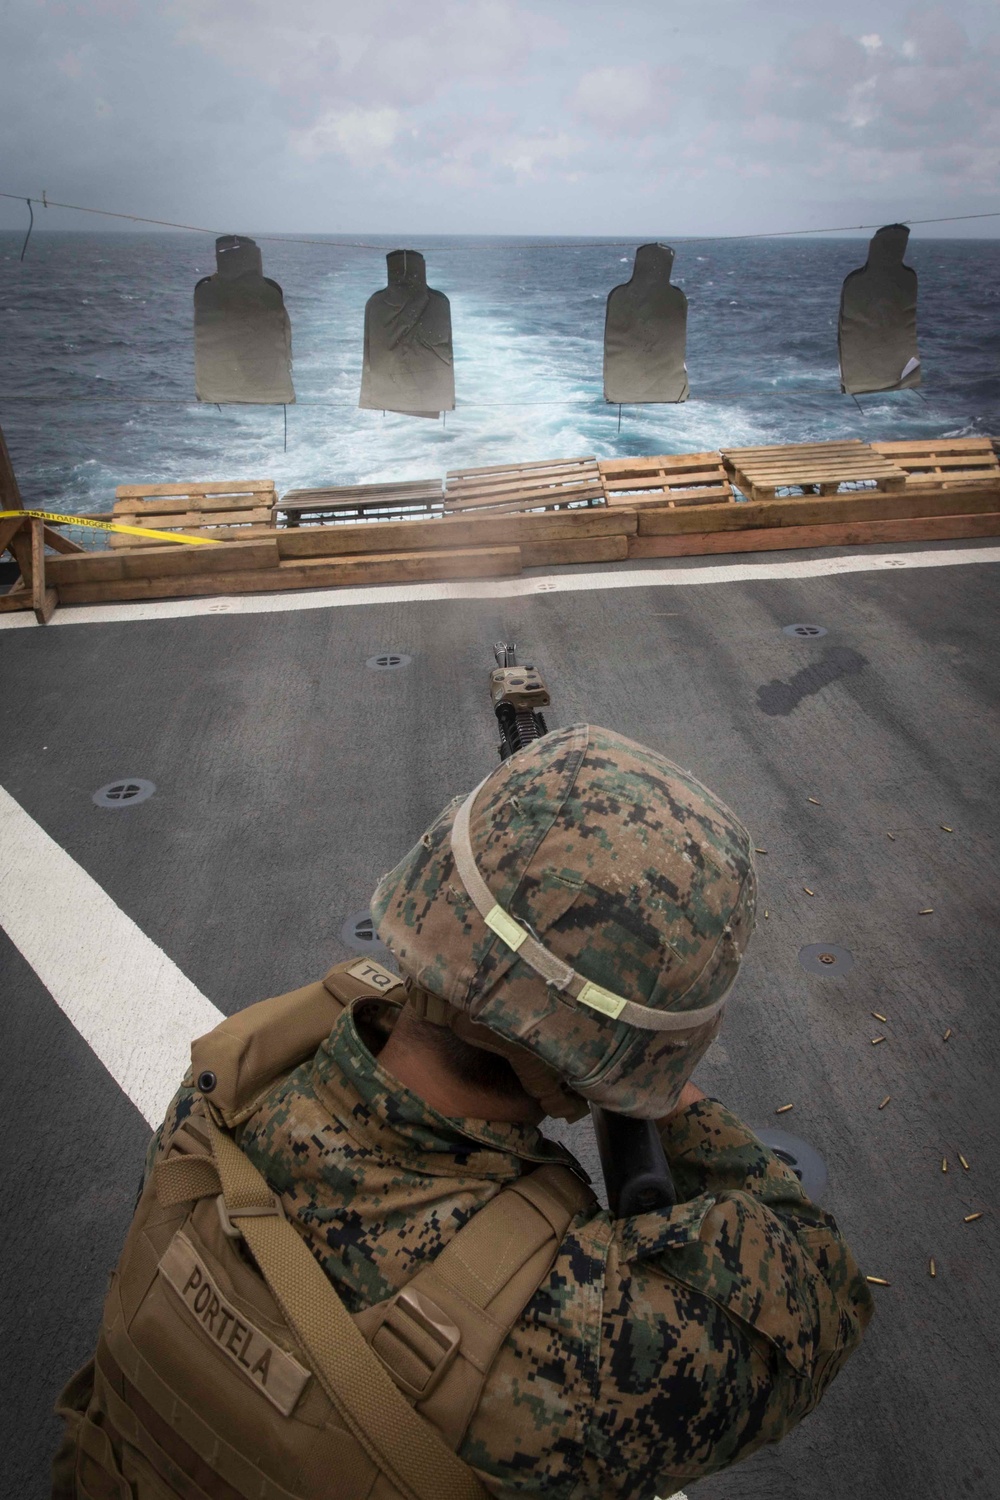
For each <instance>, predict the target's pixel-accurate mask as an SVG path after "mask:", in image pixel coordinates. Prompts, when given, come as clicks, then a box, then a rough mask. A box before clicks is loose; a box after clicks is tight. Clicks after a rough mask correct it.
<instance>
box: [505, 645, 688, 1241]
mask: <svg viewBox="0 0 1000 1500" xmlns="http://www.w3.org/2000/svg"><path fill="white" fill-rule="evenodd" d="M494 655H495V657H496V663H497V664H496V667H495V668H494V669H493V671H492V672H491V673H490V698H491V699H492V702H493V709H494V712H495V714H496V717H497V724H498V726H499V729H500V745H499V750H500V759H501V760H506V759H507V758H508V756H510V755H513V754H514V753H515V751H517V750H521V749H523V748H524V746H525V745H528V744H530V743H531V741H532V740H537V739H541V737H542V735H544V734H547V733H548V726H547V725H546V722H545V719H544V717H543V715H542V712H541V710H542V709H543V708H547V707H548V705H549V703H550V701H551V700H550V698H549V693H548V689H547V688H546V686H545V684H544V682H543V681H542V678H541V675H540V673H539V672H538V671H537V669H536V668H535V666H534V665H532V664H528V665H525V666H523V667H519V666H518V665H517V648H516V647H515V646H513V645H508V644H506V643H505V642H503V641H501V642H498V643H497V645H496V646H495V647H494ZM590 1113H591V1116H592V1118H593V1122H594V1134H595V1136H596V1137H597V1149H598V1151H599V1152H600V1156H601V1170H602V1172H603V1174H604V1185H605V1188H606V1189H607V1194H608V1206H609V1208H610V1210H611V1213H612V1215H613V1217H614V1218H616V1219H625V1218H628V1217H629V1216H630V1215H631V1214H639V1213H647V1212H649V1211H650V1210H651V1209H657V1208H670V1207H671V1206H672V1205H673V1204H675V1203H676V1202H677V1192H676V1189H675V1188H674V1182H673V1178H672V1177H671V1175H670V1166H669V1164H668V1162H667V1158H666V1155H665V1153H664V1150H663V1143H662V1141H661V1140H660V1133H659V1131H658V1130H657V1128H656V1124H655V1122H654V1121H653V1120H636V1119H632V1118H631V1117H630V1116H627V1115H619V1114H615V1113H613V1112H612V1111H611V1110H607V1109H600V1108H599V1107H598V1106H597V1105H596V1104H592V1105H591V1106H590Z"/></svg>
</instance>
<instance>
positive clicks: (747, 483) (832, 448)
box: [722, 438, 906, 500]
mask: <svg viewBox="0 0 1000 1500" xmlns="http://www.w3.org/2000/svg"><path fill="white" fill-rule="evenodd" d="M722 459H723V462H724V464H725V466H726V469H727V470H728V471H729V473H730V474H731V475H732V477H733V481H734V483H735V484H736V485H737V486H738V487H739V489H741V490H742V491H743V493H744V495H746V496H747V498H748V499H750V500H773V499H774V498H775V496H776V494H777V491H778V490H779V489H801V490H802V491H803V493H805V492H806V491H811V492H813V493H814V494H819V495H835V494H836V493H837V491H838V490H839V489H840V486H841V485H842V484H859V483H874V485H875V488H876V489H877V490H881V491H884V492H885V491H892V490H901V489H902V488H903V487H904V485H905V484H906V471H905V469H901V468H900V467H899V466H898V465H897V464H895V463H893V461H892V460H891V459H889V458H886V457H885V455H884V454H882V453H876V451H875V449H874V448H873V447H872V446H871V445H870V444H869V443H862V442H861V441H860V440H859V439H857V438H848V439H845V440H844V441H842V442H836V443H796V444H794V445H783V446H781V447H776V448H724V449H723V450H722Z"/></svg>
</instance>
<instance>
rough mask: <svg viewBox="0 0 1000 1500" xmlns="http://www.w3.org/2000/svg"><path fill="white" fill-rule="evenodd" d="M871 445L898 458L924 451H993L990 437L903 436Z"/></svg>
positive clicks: (877, 450) (955, 452)
mask: <svg viewBox="0 0 1000 1500" xmlns="http://www.w3.org/2000/svg"><path fill="white" fill-rule="evenodd" d="M869 446H870V447H872V448H874V449H875V452H876V453H886V454H888V455H889V456H890V457H893V458H897V459H898V458H899V457H900V456H901V455H903V454H913V455H915V456H919V455H921V454H924V453H954V454H963V453H966V454H967V453H991V452H992V449H993V440H992V438H988V437H967V438H932V439H929V440H928V439H926V438H921V439H919V440H918V441H911V440H910V439H909V438H903V439H900V440H898V441H893V442H890V443H871V444H869Z"/></svg>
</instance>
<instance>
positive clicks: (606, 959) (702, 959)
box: [372, 724, 756, 1119]
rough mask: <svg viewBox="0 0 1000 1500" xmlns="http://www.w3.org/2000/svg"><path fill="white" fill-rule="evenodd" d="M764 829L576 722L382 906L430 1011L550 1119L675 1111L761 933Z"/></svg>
mask: <svg viewBox="0 0 1000 1500" xmlns="http://www.w3.org/2000/svg"><path fill="white" fill-rule="evenodd" d="M755 903H756V879H755V874H754V867H753V859H752V846H751V842H750V837H749V834H748V833H747V831H746V829H745V828H744V827H743V825H742V824H741V823H740V821H739V820H738V819H737V818H736V816H735V815H734V814H733V813H732V812H731V811H730V810H729V808H727V807H726V806H725V804H724V803H722V802H721V801H720V800H719V799H718V798H717V797H715V796H714V795H713V794H712V793H711V792H710V791H708V790H707V789H706V788H705V787H703V786H702V785H701V784H700V783H699V782H697V781H696V780H695V779H694V778H693V777H692V776H690V775H689V774H688V772H686V771H683V770H681V769H680V768H679V767H678V766H676V765H674V764H673V763H672V762H671V761H668V760H667V759H665V757H664V756H662V755H659V754H657V752H656V751H654V750H648V749H646V748H645V747H644V746H642V745H637V744H635V743H634V742H633V741H631V740H627V739H624V738H623V737H622V736H621V735H618V734H615V733H613V732H612V731H611V730H608V729H599V728H597V727H596V726H594V725H588V724H575V725H571V726H570V727H569V728H566V729H558V730H554V731H552V732H551V733H550V734H547V735H545V736H544V737H543V738H542V739H540V740H537V741H535V742H534V743H532V744H531V745H528V746H527V747H526V748H525V749H524V750H521V751H519V752H518V753H517V754H516V755H513V756H511V757H510V759H509V760H507V761H505V762H503V764H502V765H501V766H500V767H498V769H496V770H495V771H494V772H493V773H492V774H491V775H490V776H488V777H487V778H486V780H485V781H483V782H482V783H480V785H479V786H478V787H477V788H476V789H475V790H474V791H473V792H472V793H471V794H470V795H469V796H468V797H464V796H463V797H459V798H456V799H455V800H454V801H453V802H451V803H450V804H449V806H448V807H447V808H445V810H444V812H443V813H442V814H441V816H440V817H439V818H438V819H437V820H436V821H435V822H434V823H433V824H432V825H431V827H430V828H429V829H428V830H427V832H426V833H425V834H424V835H423V837H422V838H421V839H420V841H419V842H418V843H417V844H416V846H415V847H414V848H413V849H411V850H410V852H409V853H408V854H407V855H406V856H405V858H404V859H402V860H401V861H400V863H399V864H398V865H397V866H396V868H395V869H394V870H392V871H390V873H389V874H388V875H385V876H383V878H382V880H381V881H380V883H379V886H378V889H377V890H376V892H375V895H374V896H373V898H372V915H373V917H374V920H375V925H376V928H377V930H378V934H379V937H380V938H381V939H382V941H383V942H384V943H385V944H386V946H387V947H388V948H389V949H390V950H391V951H392V952H393V953H394V954H395V956H396V958H397V960H398V963H399V967H400V969H401V970H402V972H403V974H404V976H405V977H406V978H407V979H408V981H409V982H410V985H411V989H412V990H413V992H414V994H415V996H416V997H417V998H419V996H420V995H423V996H424V998H425V1001H426V1000H427V998H428V997H430V999H431V1001H432V1002H433V1003H432V1004H430V1005H428V1004H425V1005H424V1007H423V1008H422V1010H421V1007H420V1006H419V1005H418V1007H417V1008H418V1010H420V1011H421V1013H422V1014H425V1015H427V1016H428V1017H429V1018H430V1019H432V1020H436V1021H438V1022H439V1023H443V1024H447V1025H449V1026H451V1027H452V1028H453V1029H454V1030H455V1031H456V1032H457V1033H458V1034H459V1035H461V1036H464V1037H465V1038H466V1039H467V1040H469V1041H471V1042H474V1043H475V1044H476V1045H478V1046H482V1047H485V1048H487V1049H488V1050H490V1051H494V1052H499V1053H501V1054H502V1055H503V1056H505V1057H507V1058H508V1059H509V1061H510V1062H511V1063H512V1065H513V1066H514V1068H515V1070H516V1072H517V1073H518V1076H519V1077H520V1079H521V1082H522V1083H523V1084H524V1086H525V1088H526V1089H527V1090H528V1092H529V1093H531V1094H532V1096H533V1097H534V1098H536V1099H537V1100H539V1101H540V1104H541V1106H542V1108H543V1110H544V1112H545V1113H549V1114H561V1115H564V1116H565V1117H566V1118H569V1119H575V1118H577V1117H579V1115H581V1114H583V1113H584V1112H585V1110H586V1107H587V1103H588V1101H589V1102H590V1103H593V1104H598V1105H601V1106H603V1107H605V1108H608V1109H612V1110H616V1111H618V1112H619V1113H621V1114H626V1115H636V1116H641V1117H647V1118H657V1117H659V1116H661V1115H664V1114H666V1113H668V1112H669V1111H670V1110H671V1109H672V1108H673V1107H674V1105H675V1104H676V1102H677V1099H678V1097H679V1095H680V1091H681V1089H682V1088H683V1086H684V1083H685V1081H686V1080H687V1078H688V1077H689V1076H690V1074H691V1071H692V1069H693V1068H694V1066H695V1064H696V1063H697V1062H698V1060H699V1058H700V1057H701V1056H702V1055H703V1054H704V1052H705V1051H706V1049H707V1048H708V1046H709V1044H710V1042H711V1041H712V1039H713V1037H714V1036H715V1035H716V1034H717V1032H718V1030H719V1027H720V1025H721V1021H722V1006H723V1003H724V999H725V996H726V994H727V992H728V990H729V988H730V986H731V985H732V983H733V980H734V979H735V977H736V972H737V969H738V968H739V964H740V959H741V957H742V954H743V952H744V950H745V948H746V945H747V942H748V940H749V937H750V933H751V931H752V929H753V922H754V908H755Z"/></svg>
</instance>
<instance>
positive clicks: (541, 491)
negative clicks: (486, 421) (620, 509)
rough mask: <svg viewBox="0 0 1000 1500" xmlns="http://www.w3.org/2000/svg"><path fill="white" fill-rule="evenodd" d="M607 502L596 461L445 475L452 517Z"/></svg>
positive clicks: (509, 466) (575, 460)
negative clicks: (460, 512)
mask: <svg viewBox="0 0 1000 1500" xmlns="http://www.w3.org/2000/svg"><path fill="white" fill-rule="evenodd" d="M603 500H604V485H603V482H602V480H601V474H600V470H599V468H598V465H597V460H596V459H595V458H570V459H565V460H563V461H561V462H558V463H555V462H548V461H546V462H543V463H530V464H499V465H495V466H492V467H490V468H487V469H451V470H449V472H448V473H447V475H446V476H445V500H444V508H445V511H447V512H449V513H450V512H453V511H457V510H480V509H486V508H488V509H490V510H492V511H494V512H511V511H519V510H541V509H543V508H544V509H546V510H547V509H551V508H553V507H559V506H564V505H584V504H591V505H592V504H594V503H595V502H603Z"/></svg>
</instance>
